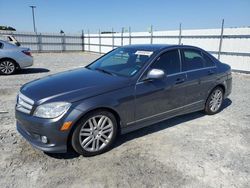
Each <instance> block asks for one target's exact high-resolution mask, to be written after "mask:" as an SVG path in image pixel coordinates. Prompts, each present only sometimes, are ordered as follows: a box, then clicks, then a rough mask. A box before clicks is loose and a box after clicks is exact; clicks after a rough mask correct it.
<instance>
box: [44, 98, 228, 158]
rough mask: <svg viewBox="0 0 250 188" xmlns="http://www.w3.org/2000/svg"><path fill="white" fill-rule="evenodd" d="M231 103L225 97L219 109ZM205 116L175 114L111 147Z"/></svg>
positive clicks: (71, 153) (72, 153) (57, 155)
mask: <svg viewBox="0 0 250 188" xmlns="http://www.w3.org/2000/svg"><path fill="white" fill-rule="evenodd" d="M231 104H232V101H231V100H230V99H228V98H227V99H225V100H224V102H223V104H222V108H221V111H223V110H224V109H226V108H227V107H228V106H230V105H231ZM203 116H205V114H204V113H203V112H202V111H199V112H193V113H190V114H185V115H181V116H177V117H174V118H171V119H168V120H165V121H162V122H159V123H156V124H152V125H150V126H147V127H144V128H142V129H138V130H136V131H133V132H131V133H127V134H124V135H120V136H119V137H118V138H117V140H116V142H115V144H114V146H113V148H116V147H119V146H121V145H122V144H124V143H126V142H128V141H131V140H133V139H136V138H139V137H143V136H146V135H148V134H152V133H155V132H158V131H161V130H164V129H167V128H170V127H173V126H176V125H178V124H181V123H183V122H188V121H191V120H194V119H198V118H201V117H203ZM46 154H47V155H48V156H50V157H53V158H56V159H73V158H76V157H79V156H80V155H79V154H77V153H76V152H75V151H73V149H70V151H69V152H67V153H46Z"/></svg>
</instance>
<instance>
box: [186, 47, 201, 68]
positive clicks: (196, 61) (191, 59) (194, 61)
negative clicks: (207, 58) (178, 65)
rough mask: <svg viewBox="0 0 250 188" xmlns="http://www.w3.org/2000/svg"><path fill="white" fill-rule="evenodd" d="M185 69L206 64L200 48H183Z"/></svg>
mask: <svg viewBox="0 0 250 188" xmlns="http://www.w3.org/2000/svg"><path fill="white" fill-rule="evenodd" d="M183 60H184V61H183V70H184V71H186V70H193V69H200V68H203V66H204V64H203V63H204V59H203V57H202V54H201V52H200V51H198V50H189V49H186V50H183Z"/></svg>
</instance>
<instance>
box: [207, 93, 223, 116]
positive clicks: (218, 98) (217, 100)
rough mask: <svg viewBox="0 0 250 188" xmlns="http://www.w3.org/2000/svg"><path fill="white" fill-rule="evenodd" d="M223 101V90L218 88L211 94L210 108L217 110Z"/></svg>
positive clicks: (213, 110)
mask: <svg viewBox="0 0 250 188" xmlns="http://www.w3.org/2000/svg"><path fill="white" fill-rule="evenodd" d="M222 101H223V93H222V91H221V90H219V89H216V90H214V91H213V93H212V94H211V98H210V101H209V108H210V110H211V111H212V112H216V111H217V110H219V108H220V107H221V104H222Z"/></svg>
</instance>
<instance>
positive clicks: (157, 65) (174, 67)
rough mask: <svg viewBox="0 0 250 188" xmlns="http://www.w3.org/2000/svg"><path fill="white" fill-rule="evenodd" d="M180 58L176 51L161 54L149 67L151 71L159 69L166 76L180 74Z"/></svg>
mask: <svg viewBox="0 0 250 188" xmlns="http://www.w3.org/2000/svg"><path fill="white" fill-rule="evenodd" d="M180 64H181V63H180V57H179V52H178V50H170V51H167V52H165V53H164V54H162V55H161V56H160V57H159V58H158V59H157V60H156V61H155V62H154V63H153V64H152V66H151V68H153V69H161V70H163V71H164V72H165V73H166V74H168V75H169V74H175V73H178V72H180Z"/></svg>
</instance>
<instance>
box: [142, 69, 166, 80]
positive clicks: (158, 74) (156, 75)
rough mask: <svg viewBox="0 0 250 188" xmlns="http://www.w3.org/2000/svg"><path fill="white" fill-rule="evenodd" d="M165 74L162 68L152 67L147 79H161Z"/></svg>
mask: <svg viewBox="0 0 250 188" xmlns="http://www.w3.org/2000/svg"><path fill="white" fill-rule="evenodd" d="M164 76H165V72H164V71H163V70H161V69H151V70H150V71H149V72H148V74H147V76H146V78H145V80H155V79H161V78H163V77H164Z"/></svg>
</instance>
